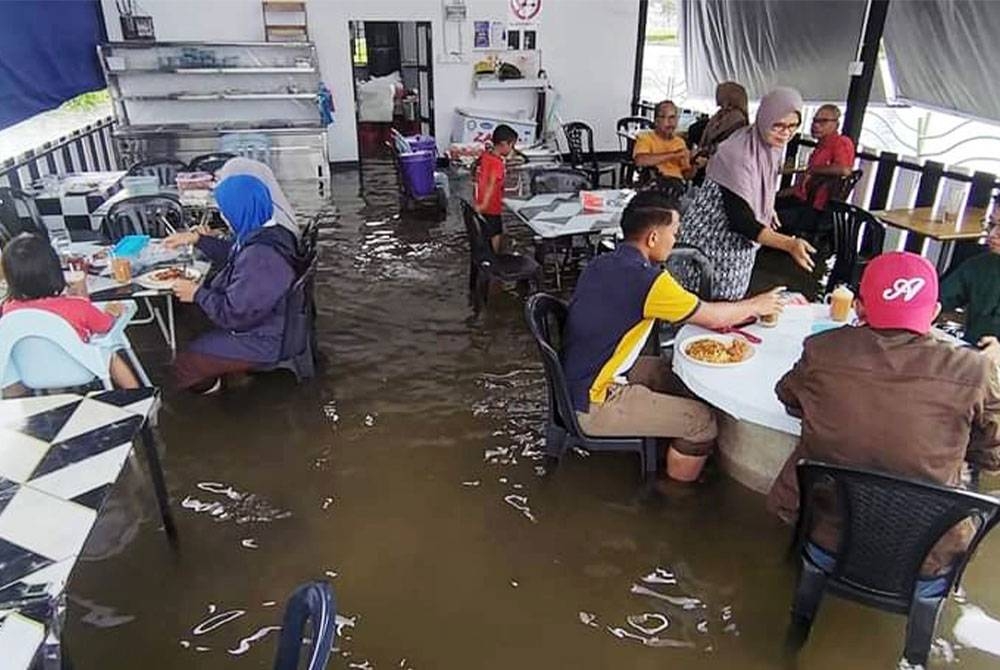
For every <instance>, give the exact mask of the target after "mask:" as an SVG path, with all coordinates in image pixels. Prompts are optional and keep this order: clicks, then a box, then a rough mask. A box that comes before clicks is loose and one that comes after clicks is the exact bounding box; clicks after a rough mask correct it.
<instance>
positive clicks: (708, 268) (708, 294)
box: [663, 244, 715, 300]
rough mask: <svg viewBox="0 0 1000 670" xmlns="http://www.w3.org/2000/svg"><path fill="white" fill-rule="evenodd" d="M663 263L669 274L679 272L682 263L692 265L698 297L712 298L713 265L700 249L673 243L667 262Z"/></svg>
mask: <svg viewBox="0 0 1000 670" xmlns="http://www.w3.org/2000/svg"><path fill="white" fill-rule="evenodd" d="M663 265H664V269H666V270H667V271H668V272H670V273H671V274H675V273H679V272H680V269H681V267H682V266H683V265H691V266H694V269H695V270H696V271H697V273H698V297H700V298H701V299H702V300H711V299H712V278H713V277H714V276H715V266H714V265H713V264H712V261H711V260H710V259H709V258H708V256H706V255H705V253H704V252H703V251H702V250H701V249H699V248H698V247H694V246H691V245H688V244H678V245H675V246H674V248H673V249H672V250H671V251H670V256H668V257H667V262H666V263H664V264H663ZM685 269H687V268H685ZM675 276H676V274H675Z"/></svg>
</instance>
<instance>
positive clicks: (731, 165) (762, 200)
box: [705, 88, 802, 226]
mask: <svg viewBox="0 0 1000 670" xmlns="http://www.w3.org/2000/svg"><path fill="white" fill-rule="evenodd" d="M792 112H798V113H799V115H800V117H801V114H802V96H801V95H799V92H798V91H796V90H795V89H793V88H776V89H774V90H773V91H771V92H770V93H768V94H767V95H765V96H764V97H763V98H762V99H761V101H760V107H759V108H758V109H757V117H756V118H755V119H754V123H753V125H752V126H748V127H746V128H741V129H740V130H737V131H736V132H735V133H733V134H732V135H730V136H729V137H728V138H727V139H726V140H725V141H724V142H723V143H722V144H720V145H719V148H718V149H717V150H716V152H715V154H714V155H713V156H712V158H711V160H709V162H708V167H707V168H706V170H705V176H706V177H708V178H709V179H711V180H712V181H714V182H715V183H717V184H719V185H720V186H724V187H726V188H728V189H729V190H730V191H732V192H733V193H735V194H736V195H738V196H740V197H741V198H743V199H744V200H746V202H747V204H748V205H750V209H752V210H753V213H754V217H755V218H756V219H757V221H758V222H759V223H761V224H763V225H765V226H767V225H770V224H771V220H772V219H773V218H774V194H775V192H776V190H777V188H778V171H779V170H780V168H781V155H782V153H784V149H782V148H779V147H772V146H771V145H770V144H768V143H767V140H766V139H765V136H764V134H765V133H766V132H767V131H768V130H770V129H771V126H772V125H774V124H775V123H777V122H778V121H780V120H781V118H782V117H784V116H787V115H788V114H790V113H792Z"/></svg>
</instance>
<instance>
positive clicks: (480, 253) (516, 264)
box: [462, 200, 541, 314]
mask: <svg viewBox="0 0 1000 670" xmlns="http://www.w3.org/2000/svg"><path fill="white" fill-rule="evenodd" d="M462 219H463V220H464V221H465V233H466V237H467V239H468V240H469V252H470V253H469V301H470V302H471V303H472V309H473V311H474V312H475V313H476V314H478V313H479V312H480V310H481V309H482V308H483V307H485V306H486V303H487V302H488V300H489V293H490V282H491V281H493V280H497V281H501V282H517V283H518V285H519V288H520V289H522V290H526V291H529V290H531V285H532V284H534V285H535V288H536V289H537V287H538V283H539V277H540V274H541V273H540V266H539V265H538V263H537V262H536V261H535V259H533V258H528V257H527V256H521V255H520V254H502V253H501V254H498V253H495V252H494V251H493V247H492V245H491V244H490V241H489V240H487V239H486V238H485V237H483V233H482V230H483V228H482V224H483V221H482V217H481V216H480V215H479V213H478V212H476V210H475V209H473V207H472V205H470V204H469V202H468V201H466V200H462Z"/></svg>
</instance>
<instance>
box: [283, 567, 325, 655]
mask: <svg viewBox="0 0 1000 670" xmlns="http://www.w3.org/2000/svg"><path fill="white" fill-rule="evenodd" d="M310 621H312V630H311V631H310V633H309V634H308V635H307V634H306V624H308V623H309V622H310ZM306 637H308V638H309V639H310V640H312V650H311V652H310V654H309V658H308V660H307V661H306V664H305V665H304V666H301V667H304V668H305V670H323V668H325V667H326V665H327V662H328V661H329V659H330V652H331V651H333V646H334V645H335V644H336V642H337V603H336V600H335V599H334V597H333V589H332V588H331V587H330V585H329V584H328V583H327V582H323V581H315V582H306V583H305V584H303V585H301V586H300V587H298V588H297V589H295V591H294V592H292V595H291V596H290V597H289V599H288V604H287V605H286V606H285V616H284V619H282V621H281V637H280V638H279V639H278V653H277V655H276V656H275V658H274V670H298V669H299V667H300V666H299V657H300V656H301V654H302V640H303V638H306Z"/></svg>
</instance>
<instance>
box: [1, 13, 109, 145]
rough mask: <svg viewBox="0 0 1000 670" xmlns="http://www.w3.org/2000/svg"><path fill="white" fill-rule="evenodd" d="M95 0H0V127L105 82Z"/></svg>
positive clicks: (102, 35)
mask: <svg viewBox="0 0 1000 670" xmlns="http://www.w3.org/2000/svg"><path fill="white" fill-rule="evenodd" d="M104 40H105V32H104V19H103V16H102V14H101V4H100V2H99V0H0V128H6V127H7V126H10V125H13V124H15V123H17V122H18V121H23V120H24V119H27V118H29V117H31V116H34V115H35V114H38V113H39V112H44V111H46V110H49V109H53V108H55V107H58V106H59V105H61V104H62V103H64V102H65V101H67V100H69V99H71V98H74V97H76V96H77V95H79V94H81V93H86V92H87V91H95V90H98V89H102V88H104V87H105V86H106V84H105V83H104V75H103V74H102V73H101V65H100V62H99V61H98V59H97V45H98V44H99V43H101V42H102V41H104Z"/></svg>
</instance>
